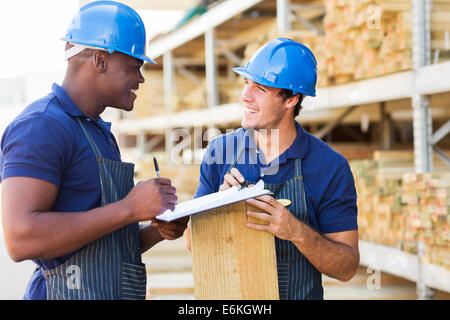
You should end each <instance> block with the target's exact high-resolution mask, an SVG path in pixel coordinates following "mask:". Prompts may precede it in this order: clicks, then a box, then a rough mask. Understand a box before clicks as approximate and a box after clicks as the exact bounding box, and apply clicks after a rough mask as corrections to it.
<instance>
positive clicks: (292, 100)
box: [285, 93, 300, 109]
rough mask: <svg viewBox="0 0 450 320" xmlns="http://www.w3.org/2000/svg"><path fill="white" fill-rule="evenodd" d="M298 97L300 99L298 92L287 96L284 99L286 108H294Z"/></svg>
mask: <svg viewBox="0 0 450 320" xmlns="http://www.w3.org/2000/svg"><path fill="white" fill-rule="evenodd" d="M299 99H300V93H297V94H296V95H295V96H292V97H290V98H287V99H286V101H285V103H286V105H285V106H286V109H290V108H294V107H295V106H296V104H297V102H298V100H299Z"/></svg>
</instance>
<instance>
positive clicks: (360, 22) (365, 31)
mask: <svg viewBox="0 0 450 320" xmlns="http://www.w3.org/2000/svg"><path fill="white" fill-rule="evenodd" d="M324 4H325V17H324V19H323V28H324V35H323V36H322V35H319V34H317V32H315V31H312V30H293V31H291V32H289V33H285V34H277V32H276V29H274V30H271V31H270V32H269V34H268V35H266V36H263V35H262V36H261V37H259V39H256V40H255V41H254V42H252V43H250V44H249V45H248V46H247V48H246V49H245V53H244V61H245V62H246V61H248V60H249V59H250V57H251V55H252V54H253V53H254V52H255V51H256V49H257V48H259V47H260V46H261V45H262V44H264V43H266V42H268V41H269V40H271V39H274V38H275V37H280V36H281V37H288V38H291V39H294V40H296V41H299V42H301V43H303V44H305V45H306V46H308V47H309V48H310V49H311V50H312V51H313V53H314V55H315V56H316V59H317V61H318V86H319V87H324V86H329V85H335V84H342V83H347V82H350V81H355V80H361V79H367V78H373V77H377V76H382V75H386V74H390V73H394V72H400V71H405V70H409V69H411V68H412V17H411V1H410V0H325V1H324ZM449 33H450V1H448V0H435V1H433V7H432V14H431V49H432V53H433V55H434V53H435V51H436V50H439V52H440V61H443V60H447V59H448V57H449V50H450V34H449Z"/></svg>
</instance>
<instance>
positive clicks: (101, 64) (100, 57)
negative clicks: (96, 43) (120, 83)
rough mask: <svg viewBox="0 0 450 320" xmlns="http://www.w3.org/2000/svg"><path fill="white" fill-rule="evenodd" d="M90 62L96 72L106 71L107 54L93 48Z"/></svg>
mask: <svg viewBox="0 0 450 320" xmlns="http://www.w3.org/2000/svg"><path fill="white" fill-rule="evenodd" d="M92 64H93V66H94V68H95V70H96V71H97V72H98V73H103V72H106V70H107V68H108V54H107V53H106V52H105V51H100V50H95V51H94V53H93V54H92Z"/></svg>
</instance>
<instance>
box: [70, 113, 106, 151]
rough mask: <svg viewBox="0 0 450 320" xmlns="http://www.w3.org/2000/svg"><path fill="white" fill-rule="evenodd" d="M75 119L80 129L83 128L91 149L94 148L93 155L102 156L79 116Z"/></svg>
mask: <svg viewBox="0 0 450 320" xmlns="http://www.w3.org/2000/svg"><path fill="white" fill-rule="evenodd" d="M75 119H76V120H77V122H78V124H79V125H80V127H81V130H83V133H84V135H85V136H86V138H87V139H88V141H89V144H90V145H91V147H92V150H94V153H95V157H96V158H97V159H99V158H102V153H101V152H100V149H99V148H98V147H97V144H96V143H95V141H94V139H92V137H91V135H90V134H89V132H88V131H87V130H86V127H85V126H84V124H83V121H81V119H80V117H76V118H75Z"/></svg>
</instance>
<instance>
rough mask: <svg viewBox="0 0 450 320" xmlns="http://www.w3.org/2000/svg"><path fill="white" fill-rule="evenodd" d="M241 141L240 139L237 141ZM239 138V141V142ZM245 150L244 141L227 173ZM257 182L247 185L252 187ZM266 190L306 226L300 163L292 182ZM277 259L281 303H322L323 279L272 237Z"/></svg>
mask: <svg viewBox="0 0 450 320" xmlns="http://www.w3.org/2000/svg"><path fill="white" fill-rule="evenodd" d="M239 138H242V137H239ZM239 138H238V139H239ZM244 149H245V143H244V139H243V138H242V142H241V143H240V146H239V147H238V151H237V153H236V155H235V158H234V163H233V164H231V165H230V166H229V168H228V170H227V172H229V171H230V170H231V169H232V168H233V167H234V166H236V163H237V162H238V160H239V158H240V157H241V154H242V152H243V150H244ZM256 182H257V181H247V183H249V184H255V183H256ZM264 188H265V189H268V190H270V191H272V192H273V193H274V195H273V197H274V198H275V199H289V200H291V202H292V203H291V205H289V207H288V208H287V209H288V210H289V211H290V212H291V213H292V214H293V215H294V216H295V217H296V218H297V219H299V220H300V221H302V222H304V223H306V224H308V220H309V219H308V212H307V209H306V196H305V189H304V187H303V175H302V159H301V158H297V159H295V175H294V178H292V179H290V180H288V181H285V182H283V183H280V184H265V185H264ZM275 250H276V256H277V271H278V292H279V296H280V299H281V300H319V299H320V300H321V299H323V287H322V275H321V273H320V272H319V271H318V270H317V269H316V268H315V267H314V266H313V265H312V264H311V263H310V262H309V261H308V260H307V259H306V258H305V256H304V255H303V254H302V253H301V252H300V251H299V250H298V249H297V247H296V246H295V245H294V244H293V243H292V242H291V241H287V240H281V239H279V238H277V237H275Z"/></svg>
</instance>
